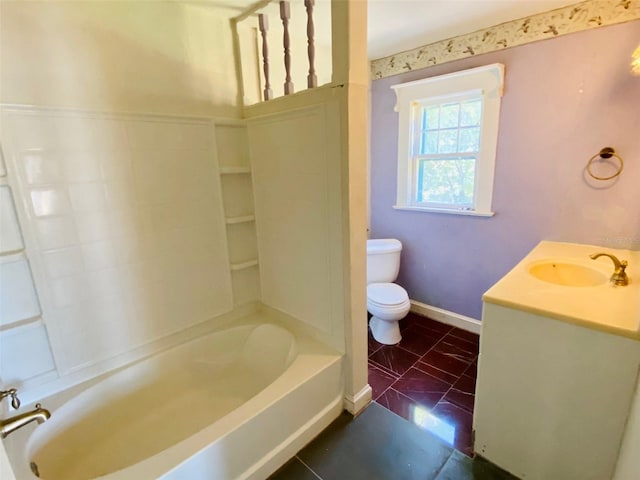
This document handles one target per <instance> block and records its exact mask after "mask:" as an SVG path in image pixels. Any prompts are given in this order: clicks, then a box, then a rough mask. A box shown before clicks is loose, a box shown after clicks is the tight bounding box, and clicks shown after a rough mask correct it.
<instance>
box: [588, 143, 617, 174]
mask: <svg viewBox="0 0 640 480" xmlns="http://www.w3.org/2000/svg"><path fill="white" fill-rule="evenodd" d="M611 157H615V158H617V159H618V162H620V166H619V167H618V170H617V171H616V172H615V173H614V174H613V175H609V176H608V177H599V176H597V175H595V174H594V173H593V172H592V171H591V165H592V164H593V161H594V160H596V159H600V158H604V159H607V158H611ZM623 168H624V161H623V160H622V157H621V156H620V155H618V154H617V153H616V151H615V150H614V149H613V148H611V147H604V148H603V149H602V150H600V151H599V152H598V153H596V154H595V155H594V156H593V157H591V159H590V160H589V163H587V172H588V173H589V175H591V176H592V177H593V178H595V179H596V180H611V179H612V178H615V177H617V176H618V175H620V174H621V173H622V169H623Z"/></svg>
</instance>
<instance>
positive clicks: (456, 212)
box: [393, 205, 496, 217]
mask: <svg viewBox="0 0 640 480" xmlns="http://www.w3.org/2000/svg"><path fill="white" fill-rule="evenodd" d="M393 208H394V210H407V211H409V212H427V213H445V214H448V215H467V216H471V217H493V216H494V215H495V214H496V213H495V212H478V211H475V210H453V209H449V208H430V207H411V206H408V205H394V206H393Z"/></svg>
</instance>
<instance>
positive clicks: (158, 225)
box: [0, 1, 260, 402]
mask: <svg viewBox="0 0 640 480" xmlns="http://www.w3.org/2000/svg"><path fill="white" fill-rule="evenodd" d="M0 9H1V12H0V13H1V15H0V18H1V20H0V21H1V25H0V31H1V33H0V45H2V49H1V50H0V71H1V74H0V75H1V79H0V80H1V82H2V83H1V85H2V88H1V89H0V101H1V105H0V109H1V116H0V145H1V148H2V157H3V159H4V164H6V168H4V166H0V226H1V228H2V232H1V235H0V237H1V240H0V300H1V303H2V311H1V312H0V313H1V316H0V384H1V385H2V386H5V385H8V384H11V385H14V386H17V387H18V388H19V389H20V390H21V392H22V394H23V395H21V398H22V399H23V401H24V402H30V401H32V400H37V399H39V398H42V397H43V396H46V395H47V394H49V393H52V392H53V391H55V390H57V389H61V388H64V387H65V386H68V385H69V384H72V383H77V382H78V381H82V380H84V379H86V378H90V377H92V376H95V375H98V374H100V373H103V372H104V371H106V370H109V369H111V368H114V367H115V366H117V365H119V364H122V363H125V362H127V361H131V360H134V359H135V358H138V357H139V356H141V355H144V354H148V353H152V352H153V351H154V350H157V349H159V348H166V346H168V345H169V344H170V341H169V340H168V339H171V338H178V337H179V336H180V335H188V334H189V335H193V334H195V333H193V332H196V330H197V329H198V328H200V326H202V325H206V324H208V323H210V322H207V321H208V320H210V319H212V318H218V319H221V318H229V315H226V316H224V315H223V316H222V317H221V315H222V314H225V313H228V312H231V313H230V315H233V311H234V307H235V306H240V305H242V304H245V303H247V302H251V301H253V300H256V299H258V298H259V295H260V290H259V285H258V284H257V266H256V265H255V263H257V262H255V258H254V257H255V256H256V255H257V249H256V247H255V227H254V225H253V221H252V219H251V216H252V214H253V201H252V197H251V191H250V190H249V194H248V195H247V193H246V190H245V189H246V186H247V185H248V186H249V189H250V186H251V183H250V181H248V182H247V180H246V179H242V178H236V177H237V176H238V175H239V173H238V172H245V171H246V170H248V168H247V167H248V151H247V145H246V144H247V142H246V128H245V126H244V125H243V123H242V122H241V121H240V120H237V119H235V118H237V116H238V115H239V110H238V106H237V102H236V95H237V91H236V83H235V82H236V79H235V74H234V70H233V68H234V61H233V53H232V48H231V33H230V28H229V24H228V19H227V15H226V12H221V11H217V10H215V9H211V8H208V7H207V6H206V4H195V3H178V2H71V1H70V2H65V1H61V2H31V1H30V2H2V3H1V4H0ZM0 163H2V162H0ZM242 176H246V173H245V174H240V177H242ZM236 310H237V309H236ZM189 332H191V333H189Z"/></svg>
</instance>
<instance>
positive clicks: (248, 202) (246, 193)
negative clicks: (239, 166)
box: [222, 175, 253, 218]
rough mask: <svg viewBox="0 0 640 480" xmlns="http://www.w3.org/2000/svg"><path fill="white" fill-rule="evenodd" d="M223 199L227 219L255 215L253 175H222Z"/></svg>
mask: <svg viewBox="0 0 640 480" xmlns="http://www.w3.org/2000/svg"><path fill="white" fill-rule="evenodd" d="M222 197H223V199H224V213H225V217H226V218H235V217H246V216H249V215H253V189H252V185H251V175H222Z"/></svg>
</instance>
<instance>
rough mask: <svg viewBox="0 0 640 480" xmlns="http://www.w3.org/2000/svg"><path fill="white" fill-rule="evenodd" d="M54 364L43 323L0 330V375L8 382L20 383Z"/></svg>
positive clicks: (8, 383) (17, 384) (5, 382)
mask: <svg viewBox="0 0 640 480" xmlns="http://www.w3.org/2000/svg"><path fill="white" fill-rule="evenodd" d="M53 368H54V364H53V358H52V357H51V349H50V348H49V340H48V338H47V332H46V330H45V327H44V325H43V324H42V323H40V322H38V323H34V324H29V325H23V326H20V327H16V328H12V329H11V330H7V331H0V378H1V379H2V381H3V383H4V384H6V385H13V386H19V385H20V384H21V383H22V382H23V381H25V380H28V379H31V378H33V377H35V376H38V375H41V374H43V373H47V372H49V371H51V370H53Z"/></svg>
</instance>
